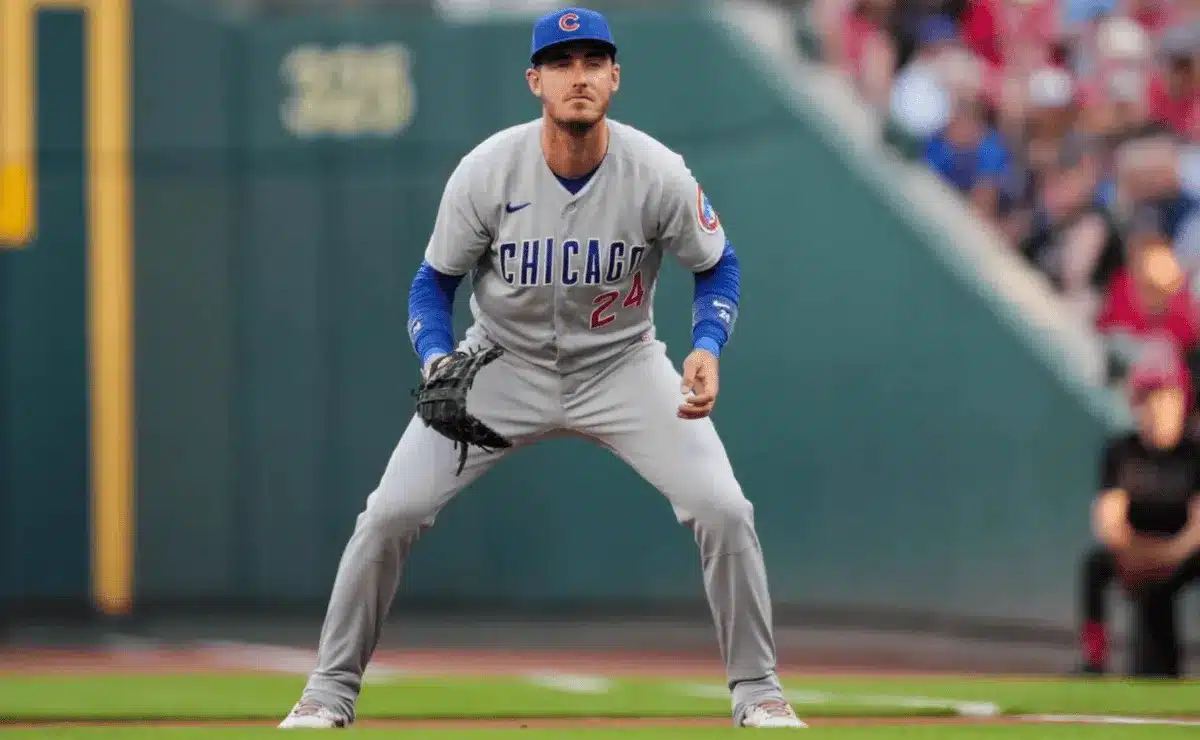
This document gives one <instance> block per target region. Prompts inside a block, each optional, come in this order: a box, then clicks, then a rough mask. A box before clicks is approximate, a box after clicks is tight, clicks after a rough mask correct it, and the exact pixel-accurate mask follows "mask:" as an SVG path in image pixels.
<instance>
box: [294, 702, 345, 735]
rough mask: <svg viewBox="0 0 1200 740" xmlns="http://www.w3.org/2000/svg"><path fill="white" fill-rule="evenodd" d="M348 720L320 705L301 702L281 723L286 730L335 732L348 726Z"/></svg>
mask: <svg viewBox="0 0 1200 740" xmlns="http://www.w3.org/2000/svg"><path fill="white" fill-rule="evenodd" d="M346 724H347V723H346V718H345V717H342V716H341V715H338V714H334V713H333V712H331V711H329V710H328V709H326V708H325V707H323V706H321V705H320V704H316V703H314V702H311V701H301V702H299V703H298V704H296V706H294V707H292V711H290V712H288V716H286V717H284V718H283V721H282V722H280V723H279V727H280V729H284V730H334V729H338V728H341V727H345V726H346Z"/></svg>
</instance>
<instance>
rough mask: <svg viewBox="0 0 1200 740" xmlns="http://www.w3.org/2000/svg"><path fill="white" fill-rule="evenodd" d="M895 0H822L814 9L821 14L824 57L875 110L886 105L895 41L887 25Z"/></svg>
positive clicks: (893, 60) (890, 83)
mask: <svg viewBox="0 0 1200 740" xmlns="http://www.w3.org/2000/svg"><path fill="white" fill-rule="evenodd" d="M894 10H895V1H894V0H851V1H850V3H849V4H848V5H847V2H846V0H823V1H822V2H820V3H819V5H818V7H817V10H816V12H817V13H819V14H821V15H822V16H824V17H823V18H822V19H821V20H820V21H819V23H820V25H821V27H822V28H823V29H825V30H824V38H823V43H824V45H825V48H826V50H827V58H828V59H829V60H830V61H831V62H833V63H834V64H835V65H836V66H837V68H838V69H839V70H841V72H842V73H843V74H845V75H846V76H847V77H848V78H849V79H850V80H851V81H852V84H853V85H854V86H855V88H856V89H857V90H858V92H859V94H860V95H861V96H862V98H863V99H864V100H865V101H867V102H868V103H869V104H871V105H872V106H875V107H876V109H877V110H880V111H884V110H886V109H887V104H888V97H889V95H891V89H892V75H893V74H894V73H895V71H896V45H895V43H894V41H893V40H892V36H891V33H890V29H891V26H892V22H893V11H894Z"/></svg>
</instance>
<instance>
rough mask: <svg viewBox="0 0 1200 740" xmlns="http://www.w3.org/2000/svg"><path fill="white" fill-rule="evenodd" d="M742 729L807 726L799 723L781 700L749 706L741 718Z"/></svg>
mask: <svg viewBox="0 0 1200 740" xmlns="http://www.w3.org/2000/svg"><path fill="white" fill-rule="evenodd" d="M742 727H755V728H759V729H768V728H769V729H775V728H787V727H793V728H804V727H808V725H806V724H804V723H803V722H801V721H800V718H799V717H797V716H796V713H795V712H794V711H793V710H792V708H791V707H790V706H789V705H788V703H787V702H786V701H783V700H782V699H767V700H765V701H760V702H758V703H757V704H751V705H750V708H749V709H747V710H746V713H745V715H743V716H742Z"/></svg>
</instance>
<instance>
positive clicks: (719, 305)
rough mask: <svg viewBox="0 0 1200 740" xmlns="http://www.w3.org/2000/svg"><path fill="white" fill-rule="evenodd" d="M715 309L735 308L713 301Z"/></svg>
mask: <svg viewBox="0 0 1200 740" xmlns="http://www.w3.org/2000/svg"><path fill="white" fill-rule="evenodd" d="M713 308H733V306H731V305H729V304H728V303H721V302H720V301H713Z"/></svg>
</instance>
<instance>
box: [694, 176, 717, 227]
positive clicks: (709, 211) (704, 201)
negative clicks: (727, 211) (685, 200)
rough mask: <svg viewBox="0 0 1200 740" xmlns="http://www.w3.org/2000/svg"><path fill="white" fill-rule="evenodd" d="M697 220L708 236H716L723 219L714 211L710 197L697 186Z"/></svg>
mask: <svg viewBox="0 0 1200 740" xmlns="http://www.w3.org/2000/svg"><path fill="white" fill-rule="evenodd" d="M696 220H697V221H698V222H699V223H700V228H701V229H702V230H703V231H704V233H706V234H715V233H717V229H719V228H720V227H721V217H720V216H718V215H717V212H716V211H715V210H713V207H712V203H709V202H708V196H707V195H705V194H704V189H703V188H702V187H700V186H699V185H696Z"/></svg>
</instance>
